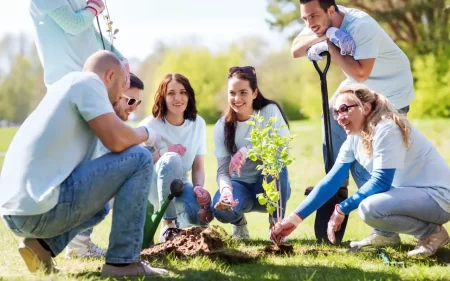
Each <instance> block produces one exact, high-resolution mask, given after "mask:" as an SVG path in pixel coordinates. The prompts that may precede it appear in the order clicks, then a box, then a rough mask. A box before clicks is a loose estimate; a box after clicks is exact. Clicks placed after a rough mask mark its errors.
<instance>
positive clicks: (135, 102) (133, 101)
mask: <svg viewBox="0 0 450 281" xmlns="http://www.w3.org/2000/svg"><path fill="white" fill-rule="evenodd" d="M122 97H123V98H125V99H126V100H127V104H128V105H129V106H132V105H136V107H137V106H139V105H140V104H141V102H142V100H140V99H135V98H132V97H129V96H127V95H125V94H122Z"/></svg>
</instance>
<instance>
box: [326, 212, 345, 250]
mask: <svg viewBox="0 0 450 281" xmlns="http://www.w3.org/2000/svg"><path fill="white" fill-rule="evenodd" d="M344 219H345V214H344V213H342V212H341V209H340V208H339V204H336V206H335V207H334V212H333V214H332V215H331V218H330V220H329V221H328V228H327V236H328V240H330V242H331V243H332V244H335V243H336V235H335V232H336V231H339V229H341V225H342V222H343V221H344Z"/></svg>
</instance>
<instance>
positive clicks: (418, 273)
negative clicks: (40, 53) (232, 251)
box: [0, 120, 450, 281]
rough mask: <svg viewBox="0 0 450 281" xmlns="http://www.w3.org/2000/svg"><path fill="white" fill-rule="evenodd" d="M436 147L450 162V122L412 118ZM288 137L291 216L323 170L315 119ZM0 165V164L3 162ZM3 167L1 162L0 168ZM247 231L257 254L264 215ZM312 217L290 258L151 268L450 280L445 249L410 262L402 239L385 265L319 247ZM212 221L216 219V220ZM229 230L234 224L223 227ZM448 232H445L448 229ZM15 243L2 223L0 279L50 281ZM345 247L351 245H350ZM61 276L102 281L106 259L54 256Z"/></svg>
mask: <svg viewBox="0 0 450 281" xmlns="http://www.w3.org/2000/svg"><path fill="white" fill-rule="evenodd" d="M413 124H414V125H415V126H416V127H418V128H419V129H420V130H421V131H422V132H423V133H424V134H425V135H426V136H427V137H428V138H429V139H430V140H431V141H432V142H433V143H434V144H435V145H436V146H437V148H438V150H439V151H440V152H441V154H442V155H443V156H444V158H445V159H446V161H447V162H448V163H450V129H449V128H450V126H449V125H450V120H419V121H413ZM3 130H4V129H0V136H1V137H0V147H7V145H8V144H7V142H8V141H9V140H10V139H11V137H12V133H11V132H13V130H11V129H9V130H10V131H9V132H8V134H9V137H5V136H6V134H4V131H3ZM291 131H292V133H294V134H296V135H297V137H296V138H295V140H294V141H293V143H292V146H293V149H292V153H293V155H294V156H295V157H296V161H295V163H294V164H292V165H291V166H290V167H289V173H290V180H291V187H292V196H291V198H290V200H289V203H288V206H287V208H288V212H290V211H292V210H293V209H294V208H295V207H296V206H297V205H298V204H299V203H300V202H301V201H302V200H303V199H304V195H303V189H304V188H305V187H306V186H308V185H311V184H315V183H317V182H318V181H319V180H320V179H321V177H322V176H323V175H324V172H323V167H322V152H321V150H322V148H321V129H320V123H319V122H312V121H305V122H293V123H292V125H291ZM212 133H213V127H212V126H209V127H208V154H207V156H206V182H207V184H206V188H207V189H208V190H210V191H211V192H215V191H216V184H215V174H216V167H217V165H216V160H215V158H214V156H213V151H214V144H213V135H212ZM0 151H1V149H0ZM0 162H1V159H0ZM0 166H1V165H0ZM354 189H355V186H354V184H353V183H352V185H351V190H352V191H354ZM247 219H248V221H249V228H250V234H251V236H252V238H254V239H255V240H253V241H252V242H250V243H248V244H240V245H239V246H238V248H239V249H259V248H262V247H263V245H266V244H269V242H268V241H267V240H266V239H267V236H268V224H267V215H265V214H258V213H256V214H249V215H248V216H247ZM313 222H314V217H310V218H308V219H307V220H306V221H305V222H304V223H303V224H301V225H300V226H299V228H298V229H297V230H296V231H295V232H294V233H293V235H292V236H291V237H292V238H294V240H292V241H291V243H292V244H293V245H294V246H295V250H296V251H297V253H298V254H297V255H295V256H292V257H265V258H261V259H260V260H258V261H255V262H253V263H249V264H238V265H227V264H225V263H223V262H219V261H210V260H209V259H207V258H204V257H196V258H190V259H187V260H180V259H176V258H173V257H167V258H165V259H164V260H159V261H156V262H154V263H153V265H154V266H163V267H166V268H168V269H170V270H171V272H172V275H171V276H170V277H168V278H167V279H168V280H315V281H317V280H450V268H449V267H448V265H447V264H448V263H450V249H449V247H450V246H447V247H446V248H445V249H441V250H439V251H438V254H437V256H435V257H431V258H428V259H408V258H407V257H406V253H407V251H408V250H409V249H411V248H412V247H414V242H415V241H414V239H413V238H412V237H408V236H402V239H403V242H404V243H403V244H402V246H400V247H398V248H389V249H388V251H389V253H390V254H391V256H392V257H393V258H395V259H399V260H403V261H406V264H407V266H406V267H405V268H401V267H393V266H386V265H384V264H383V263H382V261H381V260H380V259H379V258H377V257H376V255H375V254H373V253H357V254H347V253H345V251H346V249H347V248H346V247H345V246H342V247H335V246H324V245H317V244H315V242H314V229H313ZM214 224H217V222H214ZM110 225H111V215H109V216H108V217H107V219H106V220H105V221H104V222H103V223H102V224H100V225H99V226H98V227H96V228H95V230H94V233H93V239H94V241H95V242H96V243H97V244H99V245H100V246H101V247H104V248H106V247H107V244H108V233H109V230H110ZM224 228H225V229H226V230H227V232H229V233H231V226H230V225H224ZM447 228H448V227H447ZM370 232H371V229H370V228H369V227H368V226H366V225H365V224H364V223H363V222H362V221H361V220H360V218H359V217H358V216H357V214H356V213H352V215H351V218H350V221H349V224H348V226H347V232H346V235H345V238H344V239H345V240H346V241H348V240H352V239H361V238H364V237H365V236H367V235H368V234H370ZM18 241H19V239H18V238H17V237H14V236H13V235H12V234H11V233H10V232H9V231H7V230H6V228H5V227H4V225H3V224H0V280H1V277H4V279H5V280H48V278H46V277H44V276H39V275H37V276H33V275H31V274H29V273H28V272H27V270H26V267H25V266H24V264H23V262H22V260H21V258H20V256H19V254H18V252H17V249H16V248H17V243H18ZM347 245H348V244H347ZM56 261H57V263H58V266H59V267H61V268H62V269H63V271H64V273H63V274H60V275H58V276H54V277H53V279H52V280H99V277H98V275H99V274H98V272H99V268H100V267H101V265H102V263H103V261H95V260H66V259H64V258H63V257H62V255H61V256H60V257H58V258H57V259H56Z"/></svg>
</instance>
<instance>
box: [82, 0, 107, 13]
mask: <svg viewBox="0 0 450 281" xmlns="http://www.w3.org/2000/svg"><path fill="white" fill-rule="evenodd" d="M87 8H89V9H91V10H92V11H93V12H94V14H95V16H98V15H100V14H101V13H103V10H105V4H104V3H103V1H102V0H88V1H87V2H86V9H87Z"/></svg>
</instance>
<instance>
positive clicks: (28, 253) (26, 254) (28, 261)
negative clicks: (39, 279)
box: [19, 246, 42, 273]
mask: <svg viewBox="0 0 450 281" xmlns="http://www.w3.org/2000/svg"><path fill="white" fill-rule="evenodd" d="M19 254H20V255H21V256H22V259H23V261H24V262H25V265H26V266H27V268H28V270H29V271H30V272H32V273H34V272H36V271H38V270H39V269H40V268H41V265H42V263H41V261H40V260H39V258H38V257H37V256H36V254H35V253H34V252H33V250H31V249H30V248H28V247H27V246H21V247H20V248H19Z"/></svg>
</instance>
